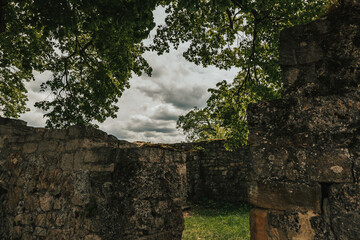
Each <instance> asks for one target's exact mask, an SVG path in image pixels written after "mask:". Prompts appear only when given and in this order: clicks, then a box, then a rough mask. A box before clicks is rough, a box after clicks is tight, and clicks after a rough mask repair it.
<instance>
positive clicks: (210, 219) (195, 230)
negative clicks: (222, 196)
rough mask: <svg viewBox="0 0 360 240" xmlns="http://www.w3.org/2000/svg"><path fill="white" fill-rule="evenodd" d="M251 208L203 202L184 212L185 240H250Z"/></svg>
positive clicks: (241, 205) (242, 204)
mask: <svg viewBox="0 0 360 240" xmlns="http://www.w3.org/2000/svg"><path fill="white" fill-rule="evenodd" d="M249 215H250V206H249V205H248V204H244V203H240V204H231V203H226V202H214V201H211V200H203V201H201V202H200V203H199V204H197V205H193V206H192V207H191V208H190V210H188V211H185V212H184V217H185V230H184V232H183V236H182V239H183V240H203V239H206V240H211V239H216V240H248V239H250V224H249Z"/></svg>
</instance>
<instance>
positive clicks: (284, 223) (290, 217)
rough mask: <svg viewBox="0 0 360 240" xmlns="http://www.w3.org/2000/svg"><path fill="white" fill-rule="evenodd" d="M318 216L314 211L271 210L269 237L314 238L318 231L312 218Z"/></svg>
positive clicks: (285, 238)
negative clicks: (313, 224)
mask: <svg viewBox="0 0 360 240" xmlns="http://www.w3.org/2000/svg"><path fill="white" fill-rule="evenodd" d="M317 216H318V214H315V213H314V212H312V211H308V212H297V211H269V213H268V224H269V227H268V228H269V230H268V232H269V239H278V240H289V239H293V240H302V239H314V237H315V235H316V233H315V230H314V229H313V227H312V224H311V220H312V219H313V218H314V217H317Z"/></svg>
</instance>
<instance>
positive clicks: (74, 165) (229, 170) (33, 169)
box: [0, 118, 251, 240]
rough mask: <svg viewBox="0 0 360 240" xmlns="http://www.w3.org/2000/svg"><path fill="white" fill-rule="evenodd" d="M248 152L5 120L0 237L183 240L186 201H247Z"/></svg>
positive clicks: (0, 136) (0, 134) (0, 139)
mask: <svg viewBox="0 0 360 240" xmlns="http://www.w3.org/2000/svg"><path fill="white" fill-rule="evenodd" d="M247 154H248V151H247V149H246V148H244V149H239V150H238V151H234V152H227V151H226V150H225V148H224V142H223V141H221V140H219V141H209V142H201V143H193V144H191V143H190V144H188V143H181V144H149V143H144V142H136V143H129V142H126V141H121V140H118V139H116V138H115V137H113V136H109V135H107V134H106V133H104V132H102V131H99V130H96V129H94V128H89V127H77V126H74V127H70V128H68V129H62V130H59V129H43V128H33V127H28V126H26V123H25V122H23V121H19V120H12V119H5V118H0V239H1V240H8V239H24V240H28V239H57V240H60V239H79V240H80V239H85V240H100V239H102V240H117V239H129V240H133V239H144V240H145V239H146V240H170V239H181V234H182V230H183V228H184V224H183V218H182V211H181V210H182V207H185V206H186V205H187V201H196V200H199V199H202V198H211V199H215V200H223V201H247V200H248V189H249V186H250V184H249V181H250V177H251V174H249V168H250V166H249V161H248V155H247Z"/></svg>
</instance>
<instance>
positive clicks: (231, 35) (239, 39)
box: [152, 0, 335, 148]
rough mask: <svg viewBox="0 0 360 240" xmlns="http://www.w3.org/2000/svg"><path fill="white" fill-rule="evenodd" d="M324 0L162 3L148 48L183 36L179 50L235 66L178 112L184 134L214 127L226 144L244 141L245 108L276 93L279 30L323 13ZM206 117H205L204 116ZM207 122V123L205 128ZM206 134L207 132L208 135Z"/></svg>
mask: <svg viewBox="0 0 360 240" xmlns="http://www.w3.org/2000/svg"><path fill="white" fill-rule="evenodd" d="M334 3H335V1H332V0H329V1H326V0H298V1H294V0H274V1H265V0H255V1H250V0H197V1H195V0H175V1H171V4H169V5H168V6H167V8H166V12H167V13H168V16H167V17H166V19H165V23H166V24H165V25H164V26H160V27H159V28H158V31H157V36H156V37H155V40H154V44H153V46H152V48H153V49H154V50H156V51H158V52H159V53H160V54H161V53H164V52H169V51H170V46H173V47H174V48H175V49H176V48H178V46H179V45H180V44H181V43H184V42H188V43H189V47H188V49H187V51H186V52H184V53H183V56H184V57H185V58H186V59H187V60H189V61H190V62H194V63H195V64H197V65H202V66H204V67H206V66H209V65H213V66H216V67H218V68H219V69H226V70H228V69H231V68H236V69H238V70H239V72H238V75H237V76H236V77H235V79H234V80H233V82H232V83H227V82H226V81H222V82H220V83H219V84H218V85H217V88H216V89H210V92H211V97H210V98H209V100H208V102H207V106H206V107H205V108H203V109H198V108H195V109H194V110H192V111H190V112H189V113H188V114H186V115H184V116H181V117H180V118H179V120H178V123H177V126H178V128H180V129H182V130H183V132H184V133H185V134H186V135H187V137H188V139H189V140H199V139H203V138H204V136H206V135H208V133H209V132H211V133H214V131H215V127H216V126H219V127H220V128H221V129H222V130H225V132H226V133H225V138H226V139H227V140H228V147H229V148H235V147H237V146H239V145H240V144H245V143H246V138H247V124H246V108H247V106H248V104H250V103H253V102H260V101H267V100H270V99H276V98H279V97H280V96H281V89H282V81H281V71H280V67H279V64H278V60H279V59H278V47H279V36H280V31H281V30H282V29H284V28H287V27H291V26H293V25H297V24H304V23H307V22H310V21H312V20H314V19H316V18H318V17H319V16H321V15H323V14H324V12H325V10H326V8H327V7H328V5H329V4H334ZM205 118H207V119H205ZM210 128H211V129H210ZM213 135H214V134H210V135H209V136H211V137H212V136H213Z"/></svg>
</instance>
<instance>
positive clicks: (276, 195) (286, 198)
mask: <svg viewBox="0 0 360 240" xmlns="http://www.w3.org/2000/svg"><path fill="white" fill-rule="evenodd" d="M249 194H250V203H251V204H253V205H254V206H256V207H260V208H266V209H277V210H298V211H309V210H311V211H314V212H320V211H321V206H320V205H321V188H320V185H319V184H312V185H307V184H299V183H287V182H271V183H255V184H254V185H252V186H251V187H250V193H249Z"/></svg>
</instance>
